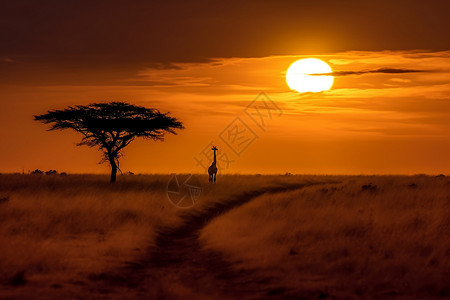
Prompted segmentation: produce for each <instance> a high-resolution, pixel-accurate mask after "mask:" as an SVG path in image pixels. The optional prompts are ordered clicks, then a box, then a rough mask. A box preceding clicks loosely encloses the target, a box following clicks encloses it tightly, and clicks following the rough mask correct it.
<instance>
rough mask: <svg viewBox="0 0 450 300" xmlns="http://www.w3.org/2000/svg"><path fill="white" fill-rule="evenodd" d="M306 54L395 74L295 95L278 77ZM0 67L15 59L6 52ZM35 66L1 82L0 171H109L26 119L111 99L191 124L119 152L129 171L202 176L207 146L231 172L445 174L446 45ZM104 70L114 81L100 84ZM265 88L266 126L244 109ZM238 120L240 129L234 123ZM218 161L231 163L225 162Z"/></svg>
mask: <svg viewBox="0 0 450 300" xmlns="http://www.w3.org/2000/svg"><path fill="white" fill-rule="evenodd" d="M303 57H316V58H320V59H322V60H324V61H326V62H327V63H328V64H329V65H330V66H331V67H332V69H333V70H334V71H336V72H338V71H355V72H359V71H371V70H372V71H373V70H378V69H381V68H389V69H396V70H400V71H399V72H398V73H367V74H353V75H351V74H350V75H343V76H336V77H335V82H334V86H333V88H332V89H331V90H329V91H326V92H323V93H306V94H299V93H296V92H293V91H290V90H289V88H288V87H287V85H286V83H285V78H284V76H285V72H286V69H287V68H288V66H289V65H290V64H291V63H292V62H294V61H295V60H297V59H300V58H303ZM3 64H11V65H13V64H16V65H18V64H21V62H20V61H14V60H5V59H4V60H3ZM38 66H39V65H33V66H27V67H26V68H28V69H29V70H30V72H29V73H28V75H33V76H36V80H32V78H29V76H28V77H27V78H28V81H25V82H24V83H18V82H5V83H2V84H0V85H1V90H0V97H1V99H2V101H1V102H0V125H1V126H0V139H1V140H2V141H3V143H2V147H1V148H0V172H21V171H22V169H24V170H25V171H27V170H33V169H36V168H39V169H43V170H47V169H57V170H60V171H66V172H79V173H86V172H93V173H106V172H108V166H107V165H105V164H103V165H98V164H97V163H98V161H99V160H100V158H101V156H100V153H99V152H98V151H96V150H94V149H91V148H88V147H76V146H75V143H77V142H78V141H79V140H80V136H78V135H77V134H75V133H72V132H69V131H62V132H47V131H45V130H46V126H45V125H43V124H40V123H37V122H35V121H33V117H32V116H33V114H40V113H44V112H46V111H47V110H49V109H62V108H64V107H66V106H68V105H75V104H88V103H91V102H94V101H109V100H111V101H112V100H121V101H128V102H131V103H134V104H139V105H144V106H147V107H155V108H158V109H160V110H161V111H162V112H166V111H170V112H171V113H172V115H173V116H175V117H178V118H179V119H180V120H181V121H183V122H184V125H185V127H186V129H185V130H183V131H180V132H179V135H176V136H173V135H169V136H167V138H166V141H165V142H164V143H162V142H150V141H135V142H133V143H132V144H131V145H130V146H128V147H127V148H126V149H125V154H126V156H125V157H124V159H123V160H122V163H121V168H122V171H124V172H125V171H133V172H135V173H141V172H142V173H152V172H153V173H158V172H164V173H172V172H177V173H180V172H204V171H203V169H202V168H201V167H199V166H197V165H196V161H195V158H197V159H199V160H200V159H202V158H203V160H204V162H205V164H207V163H206V161H207V160H208V158H205V157H203V156H202V155H201V152H202V150H203V149H204V148H205V147H207V146H208V144H209V143H210V142H214V143H215V144H217V145H218V146H219V150H220V151H219V157H220V158H221V161H219V163H220V164H221V167H222V171H223V172H226V173H236V172H238V173H285V172H291V173H313V174H323V173H345V174H348V173H351V174H361V173H364V174H372V173H379V174H386V173H406V174H415V173H433V174H437V173H449V172H450V156H449V155H448V153H450V139H449V137H450V136H449V135H450V93H449V92H450V81H449V78H450V77H449V75H450V74H449V73H450V51H420V50H411V51H346V52H339V53H331V54H326V55H314V53H312V54H311V55H302V56H299V55H278V56H267V57H255V58H238V57H235V58H212V59H209V60H208V61H206V62H191V63H189V62H186V63H170V64H154V65H150V66H148V67H145V66H143V67H140V68H138V70H136V71H133V72H131V71H129V70H125V69H122V68H118V70H117V73H114V74H111V72H112V71H111V69H110V70H109V71H103V70H102V69H101V68H99V69H98V70H97V71H96V72H89V76H90V80H86V79H85V74H84V73H82V72H80V73H77V70H76V69H75V70H74V72H73V73H72V72H71V70H70V69H67V68H65V69H59V68H58V67H55V66H53V67H48V66H47V69H45V68H44V69H42V72H41V73H39V72H37V69H38ZM408 70H421V71H423V72H407V71H408ZM108 76H112V77H114V78H115V79H114V80H105V78H109V77H108ZM95 78H98V80H96V79H95ZM102 78H103V79H102ZM70 82H73V84H69V83H70ZM261 92H264V93H265V95H267V97H269V98H270V99H271V101H273V102H271V101H270V100H267V99H266V98H264V96H262V98H258V99H257V102H256V104H257V105H259V106H261V105H264V102H262V101H263V99H265V101H266V102H265V103H266V104H268V105H269V106H270V107H272V108H275V106H273V103H275V104H276V106H277V108H278V109H279V111H272V113H273V115H272V118H265V119H264V120H265V125H264V127H263V128H260V127H258V124H257V123H256V122H254V121H253V120H252V119H251V118H250V117H249V116H248V115H247V114H246V113H245V111H244V110H245V108H246V107H247V105H249V104H250V103H251V102H252V101H253V100H254V99H255V98H256V97H257V96H258V95H259V94H260V93H261ZM254 104H255V103H254ZM280 114H281V115H280ZM236 117H239V118H240V119H239V120H237V121H236ZM233 122H234V123H233ZM236 122H241V123H239V124H238V125H239V126H241V127H239V126H238V127H233V126H234V125H236ZM242 123H243V124H245V125H242ZM230 124H231V125H230ZM242 126H244V127H245V128H247V130H250V131H247V134H248V135H247V136H246V138H243V139H242V140H241V141H246V140H247V139H250V141H251V143H248V145H247V144H245V143H244V144H243V146H236V145H235V146H233V145H230V143H231V142H230V141H228V144H229V146H231V147H229V146H227V145H226V144H225V142H226V141H224V140H226V136H227V131H226V130H227V129H233V128H243V127H242ZM224 130H225V131H224ZM221 133H222V134H221ZM220 136H222V138H224V137H225V138H224V139H221V138H220ZM253 137H254V139H253ZM235 142H236V141H235ZM231 144H232V143H231ZM245 146H248V147H247V148H246V149H238V148H239V147H241V148H242V147H245ZM236 147H237V148H236ZM231 148H234V150H235V151H236V152H234V151H233V149H231ZM209 153H210V152H209ZM238 154H239V155H238ZM225 157H228V160H229V161H232V162H231V163H229V164H227V163H225V162H224V159H225Z"/></svg>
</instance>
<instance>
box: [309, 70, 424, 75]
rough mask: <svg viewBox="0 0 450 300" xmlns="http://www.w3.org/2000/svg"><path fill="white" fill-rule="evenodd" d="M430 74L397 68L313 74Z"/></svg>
mask: <svg viewBox="0 0 450 300" xmlns="http://www.w3.org/2000/svg"><path fill="white" fill-rule="evenodd" d="M420 72H429V71H426V70H414V69H396V68H379V69H375V70H363V71H334V72H331V73H316V74H311V75H313V76H323V75H332V76H348V75H365V74H403V73H420Z"/></svg>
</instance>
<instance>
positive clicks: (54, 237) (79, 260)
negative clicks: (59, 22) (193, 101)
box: [0, 174, 298, 294]
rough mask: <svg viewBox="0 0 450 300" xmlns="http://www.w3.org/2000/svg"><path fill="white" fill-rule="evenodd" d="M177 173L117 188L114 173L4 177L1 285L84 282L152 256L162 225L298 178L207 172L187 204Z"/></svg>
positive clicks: (129, 180)
mask: <svg viewBox="0 0 450 300" xmlns="http://www.w3.org/2000/svg"><path fill="white" fill-rule="evenodd" d="M169 178H170V177H169V175H145V176H144V175H142V176H141V175H135V176H121V177H119V179H118V182H116V183H115V184H113V185H111V184H110V183H109V182H108V177H107V176H94V175H69V176H59V175H54V176H40V175H5V174H4V175H0V198H3V200H2V201H0V270H1V271H0V285H3V286H4V287H11V286H13V285H23V286H24V288H26V289H30V293H35V292H36V290H37V289H41V288H43V287H47V288H49V287H51V286H56V287H59V286H64V287H65V288H66V287H67V286H68V285H69V286H74V287H76V286H77V285H83V284H84V283H85V282H86V281H87V280H89V278H90V276H92V275H95V274H101V273H102V272H107V271H108V270H111V269H114V268H117V267H119V266H122V265H123V264H124V263H126V262H127V261H134V260H136V259H138V258H139V256H141V255H143V254H145V253H146V250H147V249H148V247H152V245H153V239H154V237H155V235H156V231H155V230H156V229H157V228H158V227H160V226H175V225H177V224H179V223H180V220H181V218H180V216H181V215H182V214H186V213H193V212H195V211H197V210H201V209H203V208H204V207H206V206H208V205H210V204H211V203H213V202H214V201H226V199H228V198H229V197H230V195H233V194H239V193H242V192H244V191H248V190H254V189H258V188H264V187H268V186H276V185H280V184H286V183H289V182H291V183H294V182H296V181H297V180H298V179H295V178H292V177H283V176H240V175H234V176H233V175H230V176H222V177H219V182H220V183H217V184H215V185H211V184H208V182H207V176H199V179H200V181H201V182H202V183H203V184H202V185H203V194H202V196H201V198H200V201H199V203H198V205H197V206H195V207H193V208H190V209H179V208H177V207H175V206H173V205H172V204H171V203H170V202H169V201H168V199H167V194H166V187H167V183H168V181H169ZM179 179H180V182H182V181H183V180H184V178H183V176H181V177H180V178H179ZM16 292H17V290H13V291H12V293H13V294H14V293H16Z"/></svg>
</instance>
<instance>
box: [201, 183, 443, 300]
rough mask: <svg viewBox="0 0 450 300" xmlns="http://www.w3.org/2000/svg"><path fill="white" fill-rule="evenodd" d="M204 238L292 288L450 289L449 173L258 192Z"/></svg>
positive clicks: (359, 293)
mask: <svg viewBox="0 0 450 300" xmlns="http://www.w3.org/2000/svg"><path fill="white" fill-rule="evenodd" d="M201 240H202V241H203V243H204V244H205V245H206V246H207V247H209V248H212V249H214V250H216V251H220V252H221V253H223V254H224V255H226V257H227V259H229V260H230V261H232V262H233V263H234V265H235V266H236V267H237V268H241V269H256V270H258V273H259V274H260V275H262V276H266V277H269V278H275V280H276V281H277V282H278V283H279V284H280V286H282V287H286V288H289V289H292V290H294V291H295V290H297V291H303V292H304V291H311V292H314V291H315V292H317V291H319V294H318V295H319V296H323V297H325V296H334V297H336V296H337V297H339V298H347V297H349V298H353V297H356V298H358V297H363V298H366V297H378V298H389V297H394V298H395V297H406V298H413V297H423V298H439V297H450V182H449V180H448V179H446V178H444V177H428V176H414V177H401V176H375V177H364V176H361V177H347V178H343V181H342V182H341V183H337V184H327V185H320V186H311V187H307V188H305V189H303V190H298V191H291V192H286V193H279V194H276V195H262V196H260V197H258V198H256V199H254V200H253V201H251V202H249V203H247V204H244V205H243V206H241V207H239V208H237V209H234V210H233V211H230V212H229V213H228V214H226V215H224V216H222V217H220V218H217V219H215V220H213V221H212V222H211V223H210V224H209V225H207V226H206V227H205V228H204V230H203V232H202V235H201Z"/></svg>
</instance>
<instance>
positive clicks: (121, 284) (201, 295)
mask: <svg viewBox="0 0 450 300" xmlns="http://www.w3.org/2000/svg"><path fill="white" fill-rule="evenodd" d="M313 184H317V183H303V184H295V185H285V186H277V187H269V188H265V189H261V190H255V191H250V192H247V193H244V194H240V195H236V196H234V197H233V198H231V199H229V200H227V201H225V202H223V203H217V204H215V205H214V206H212V207H209V208H208V209H206V210H204V211H202V212H200V213H197V214H188V215H186V216H184V222H183V223H182V224H183V225H182V226H180V227H176V228H165V229H161V230H160V232H159V235H158V237H157V239H156V247H154V248H153V249H151V250H150V251H149V254H148V255H147V256H146V257H145V258H144V259H143V260H142V261H139V262H134V263H130V265H129V266H128V267H127V268H125V269H124V270H122V271H121V272H120V274H114V275H106V276H105V277H104V278H102V280H101V281H102V282H103V284H101V283H100V282H98V283H99V285H98V289H97V292H98V291H100V292H102V293H104V294H105V296H106V297H108V298H110V296H113V295H115V296H119V294H120V298H127V296H128V297H129V298H145V299H153V298H157V299H215V300H219V299H243V298H244V299H262V298H268V299H277V298H280V297H286V296H287V295H288V294H289V291H288V290H286V289H285V288H284V287H282V286H278V285H277V282H276V278H269V277H261V276H259V275H258V274H256V273H255V272H253V271H249V270H241V271H238V270H236V269H234V268H233V267H232V265H231V264H230V263H229V262H226V261H225V260H224V259H223V258H222V257H221V255H220V254H219V253H217V252H214V251H211V250H205V249H203V248H202V246H201V244H200V242H199V234H200V231H201V229H202V228H203V227H204V226H205V225H206V224H208V223H209V222H210V221H211V220H213V219H214V218H216V217H219V216H221V215H222V214H224V213H226V212H227V211H229V210H231V209H233V208H235V207H238V206H240V205H242V204H245V203H247V202H249V201H251V200H252V199H254V198H256V197H258V196H260V195H263V194H265V193H271V194H274V193H279V192H285V191H289V190H296V189H300V188H303V187H306V186H310V185H313ZM106 294H109V295H108V296H107V295H106Z"/></svg>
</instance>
